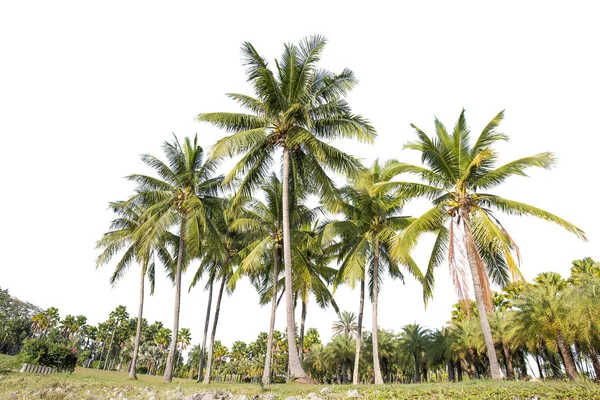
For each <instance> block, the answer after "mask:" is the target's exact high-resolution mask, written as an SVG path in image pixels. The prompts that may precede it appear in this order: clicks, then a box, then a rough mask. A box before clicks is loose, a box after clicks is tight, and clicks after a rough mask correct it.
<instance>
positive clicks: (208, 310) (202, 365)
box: [197, 279, 215, 382]
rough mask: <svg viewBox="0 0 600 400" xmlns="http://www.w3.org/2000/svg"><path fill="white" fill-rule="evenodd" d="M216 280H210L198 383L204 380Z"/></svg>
mask: <svg viewBox="0 0 600 400" xmlns="http://www.w3.org/2000/svg"><path fill="white" fill-rule="evenodd" d="M214 284H215V281H214V279H211V280H210V284H209V286H208V305H207V306H206V319H205V320H204V336H202V347H201V348H200V364H199V365H198V381H197V382H200V380H201V379H202V378H203V375H202V370H203V369H204V356H205V355H206V337H207V336H208V325H209V324H210V308H211V306H212V298H213V286H214Z"/></svg>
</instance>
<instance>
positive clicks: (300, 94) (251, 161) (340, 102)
mask: <svg viewBox="0 0 600 400" xmlns="http://www.w3.org/2000/svg"><path fill="white" fill-rule="evenodd" d="M325 44H326V40H325V38H324V37H322V36H311V37H309V38H306V39H305V40H303V41H301V42H300V44H298V45H295V44H291V43H288V44H286V45H285V47H284V52H283V55H282V56H281V59H280V60H279V61H275V69H274V70H272V69H270V67H269V64H268V62H267V61H266V60H265V59H264V58H263V57H262V56H260V55H259V54H258V52H257V51H256V49H255V48H254V46H252V45H251V44H250V43H248V42H246V43H244V44H243V45H242V56H243V59H244V64H245V65H246V66H247V70H246V74H247V76H248V81H249V82H250V83H251V84H252V86H253V88H254V92H255V93H254V95H255V97H252V96H247V95H243V94H238V93H229V94H228V95H227V96H228V97H229V98H231V99H232V100H234V101H236V102H238V103H239V105H240V106H241V107H243V108H244V109H246V110H247V111H248V113H224V112H214V113H204V114H200V115H199V116H198V119H199V120H200V121H205V122H209V123H211V124H213V125H215V126H218V127H220V128H223V129H225V130H227V131H228V132H229V133H230V135H229V136H226V137H225V138H223V139H221V140H219V141H218V142H217V143H216V144H215V146H214V147H213V149H212V151H211V158H212V159H219V158H221V157H232V156H235V155H237V154H243V157H242V159H241V160H240V161H239V162H238V163H237V164H236V166H235V167H234V168H233V169H232V170H231V172H230V173H229V174H228V175H227V177H226V179H225V181H226V182H232V181H233V180H234V178H236V177H239V178H241V181H240V185H239V189H238V192H237V196H238V197H237V198H238V199H239V198H241V197H247V196H250V195H251V194H252V193H253V192H254V190H256V189H257V188H258V187H259V186H260V185H261V182H262V180H263V179H264V177H265V175H266V174H267V172H268V171H269V170H270V169H271V166H272V165H273V161H274V159H273V153H274V152H275V151H276V150H277V149H278V148H282V147H284V148H287V149H289V150H291V151H292V155H291V163H290V164H291V168H292V170H293V172H292V174H291V175H295V178H299V179H294V181H295V184H296V185H297V191H300V190H301V189H300V186H302V187H303V188H304V189H305V190H308V191H310V192H314V193H318V194H319V195H320V196H321V197H322V198H323V201H329V200H332V199H333V198H335V197H336V195H337V194H336V191H335V184H334V182H333V180H332V179H331V178H329V177H328V176H327V174H326V173H325V168H327V169H330V170H332V171H334V172H339V173H343V174H347V175H352V174H355V173H356V171H357V170H358V169H359V168H360V163H359V161H358V160H356V159H355V158H354V157H351V156H348V155H346V154H345V153H343V152H341V151H340V150H338V149H336V148H335V147H333V146H331V145H330V144H328V142H329V141H331V140H332V139H335V138H355V139H358V140H360V141H363V142H368V143H372V142H373V139H374V137H375V130H374V129H373V127H372V126H371V125H370V123H369V122H368V121H367V120H365V119H364V118H363V117H361V116H360V115H356V114H353V113H352V111H351V109H350V106H349V104H348V103H347V102H346V100H344V98H345V96H346V95H347V94H348V92H349V91H350V90H352V88H354V86H355V85H356V83H357V80H356V78H355V77H354V74H353V73H352V71H350V70H349V69H345V70H343V71H342V72H341V73H339V74H334V73H332V72H330V71H327V70H324V69H320V68H318V67H317V63H318V61H319V59H320V56H321V52H322V50H323V48H324V46H325ZM308 181H310V182H311V183H312V185H307V183H308Z"/></svg>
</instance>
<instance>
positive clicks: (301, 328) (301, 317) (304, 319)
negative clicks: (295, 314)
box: [298, 297, 307, 362]
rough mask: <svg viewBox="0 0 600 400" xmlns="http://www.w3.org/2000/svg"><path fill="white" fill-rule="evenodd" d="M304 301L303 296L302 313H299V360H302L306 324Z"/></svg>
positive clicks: (305, 305)
mask: <svg viewBox="0 0 600 400" xmlns="http://www.w3.org/2000/svg"><path fill="white" fill-rule="evenodd" d="M306 307H307V304H306V301H305V300H304V297H303V298H302V314H300V315H301V316H300V343H299V344H300V346H298V347H299V349H298V356H299V357H300V362H302V361H304V326H305V324H306Z"/></svg>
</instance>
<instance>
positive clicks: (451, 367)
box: [446, 358, 456, 382]
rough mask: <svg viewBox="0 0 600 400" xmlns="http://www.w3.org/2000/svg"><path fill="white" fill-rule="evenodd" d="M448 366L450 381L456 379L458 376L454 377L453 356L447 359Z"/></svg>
mask: <svg viewBox="0 0 600 400" xmlns="http://www.w3.org/2000/svg"><path fill="white" fill-rule="evenodd" d="M446 367H447V368H448V381H450V382H454V381H456V378H455V377H454V363H453V362H452V359H451V358H449V359H448V360H447V361H446Z"/></svg>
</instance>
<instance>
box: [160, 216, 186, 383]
mask: <svg viewBox="0 0 600 400" xmlns="http://www.w3.org/2000/svg"><path fill="white" fill-rule="evenodd" d="M184 234H185V216H182V217H181V226H180V228H179V252H178V254H177V270H176V271H175V310H174V313H173V314H174V316H173V338H172V339H171V346H169V355H168V356H167V365H166V366H165V375H164V378H163V380H164V381H165V382H171V381H172V380H173V361H174V360H175V352H176V351H177V334H178V333H179V310H180V308H181V269H182V267H183V252H184V249H185V242H184Z"/></svg>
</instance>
